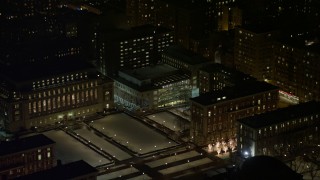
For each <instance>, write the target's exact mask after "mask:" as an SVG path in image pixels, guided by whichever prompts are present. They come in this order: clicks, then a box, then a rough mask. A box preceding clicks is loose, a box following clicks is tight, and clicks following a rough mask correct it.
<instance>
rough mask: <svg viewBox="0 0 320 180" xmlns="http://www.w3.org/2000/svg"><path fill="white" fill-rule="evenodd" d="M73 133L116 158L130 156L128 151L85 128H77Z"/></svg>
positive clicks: (122, 158) (121, 158) (127, 157)
mask: <svg viewBox="0 0 320 180" xmlns="http://www.w3.org/2000/svg"><path fill="white" fill-rule="evenodd" d="M74 132H75V133H77V134H79V136H81V137H83V138H84V139H86V140H87V141H90V142H91V143H92V144H94V145H96V146H97V147H99V148H102V150H104V151H106V152H107V153H109V154H110V155H111V156H114V157H115V158H116V159H118V160H120V161H121V160H124V159H129V158H131V157H132V156H130V155H129V154H128V153H126V152H124V151H123V150H121V149H120V148H118V147H117V146H115V145H113V144H111V143H109V142H108V141H107V140H104V139H103V138H102V137H99V136H98V135H96V134H95V133H94V132H92V131H89V130H88V129H86V128H83V129H78V130H75V131H74Z"/></svg>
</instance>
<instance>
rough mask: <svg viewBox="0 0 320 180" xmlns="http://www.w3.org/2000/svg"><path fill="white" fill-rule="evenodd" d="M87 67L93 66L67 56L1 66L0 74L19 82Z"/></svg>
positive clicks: (11, 80)
mask: <svg viewBox="0 0 320 180" xmlns="http://www.w3.org/2000/svg"><path fill="white" fill-rule="evenodd" d="M89 69H90V70H93V69H94V67H93V66H92V65H90V64H89V63H86V62H84V60H82V59H81V58H79V57H74V58H70V57H68V58H67V59H61V60H57V61H50V62H39V63H33V64H26V65H23V66H22V65H20V66H9V67H2V68H0V70H1V71H0V75H1V77H4V78H5V79H6V80H9V81H10V82H12V83H19V82H25V81H32V80H37V79H43V78H46V77H51V76H57V75H62V74H65V73H70V72H80V71H83V70H89Z"/></svg>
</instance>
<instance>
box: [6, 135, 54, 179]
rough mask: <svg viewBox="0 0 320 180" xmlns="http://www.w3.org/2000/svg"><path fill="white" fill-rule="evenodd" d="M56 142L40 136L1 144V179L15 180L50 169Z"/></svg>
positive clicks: (52, 163)
mask: <svg viewBox="0 0 320 180" xmlns="http://www.w3.org/2000/svg"><path fill="white" fill-rule="evenodd" d="M54 144H55V142H54V141H52V140H51V139H49V138H48V137H46V136H44V135H42V134H39V135H35V136H30V137H26V138H22V139H18V140H13V141H6V142H1V143H0V175H1V177H0V179H13V178H16V177H19V176H23V175H27V174H32V173H35V172H38V171H43V170H46V169H50V168H52V167H53V166H54V164H55V158H54V149H53V148H54V147H53V146H54Z"/></svg>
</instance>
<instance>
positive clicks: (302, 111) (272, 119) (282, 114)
mask: <svg viewBox="0 0 320 180" xmlns="http://www.w3.org/2000/svg"><path fill="white" fill-rule="evenodd" d="M315 113H318V114H320V102H315V101H310V102H306V103H302V104H297V105H293V106H289V107H286V108H281V109H277V110H275V111H270V112H266V113H263V114H259V115H255V116H250V117H247V118H243V119H239V120H238V122H239V123H242V124H244V125H246V126H249V127H252V128H262V127H266V126H270V125H273V124H278V123H282V122H286V121H289V120H292V119H297V118H300V117H305V116H308V115H311V114H315Z"/></svg>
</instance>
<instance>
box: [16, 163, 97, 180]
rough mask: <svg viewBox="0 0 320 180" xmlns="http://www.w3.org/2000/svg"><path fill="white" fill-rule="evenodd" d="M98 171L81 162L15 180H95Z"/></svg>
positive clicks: (59, 165)
mask: <svg viewBox="0 0 320 180" xmlns="http://www.w3.org/2000/svg"><path fill="white" fill-rule="evenodd" d="M97 175H98V170H97V169H96V168H94V167H92V166H91V165H89V164H88V163H86V162H85V161H83V160H79V161H75V162H71V163H68V164H59V163H58V164H57V166H55V167H53V168H51V169H47V170H44V171H40V172H37V173H33V174H29V175H26V176H21V177H19V178H17V180H33V179H48V180H57V179H70V180H96V179H97Z"/></svg>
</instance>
